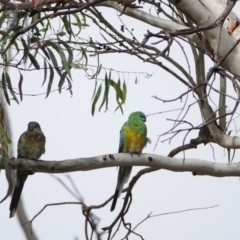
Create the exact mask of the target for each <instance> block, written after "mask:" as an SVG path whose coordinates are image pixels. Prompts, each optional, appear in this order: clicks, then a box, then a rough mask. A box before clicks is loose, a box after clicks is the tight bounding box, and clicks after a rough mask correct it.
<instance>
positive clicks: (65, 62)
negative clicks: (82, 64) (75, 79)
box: [48, 41, 72, 78]
mask: <svg viewBox="0 0 240 240" xmlns="http://www.w3.org/2000/svg"><path fill="white" fill-rule="evenodd" d="M48 44H49V45H50V46H51V47H53V48H54V49H55V50H56V52H57V53H58V54H59V56H60V58H61V62H62V65H63V67H64V69H65V70H66V72H67V74H68V76H69V77H70V78H72V76H71V72H70V68H69V64H68V61H67V59H66V56H65V54H64V52H63V50H62V48H61V47H59V46H58V45H57V44H56V43H54V42H51V41H49V42H48Z"/></svg>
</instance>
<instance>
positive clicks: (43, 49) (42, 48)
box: [40, 47, 50, 60]
mask: <svg viewBox="0 0 240 240" xmlns="http://www.w3.org/2000/svg"><path fill="white" fill-rule="evenodd" d="M40 49H41V50H42V51H43V53H44V54H45V56H46V57H47V58H48V60H50V56H49V54H48V52H47V51H46V49H45V48H44V47H41V48H40Z"/></svg>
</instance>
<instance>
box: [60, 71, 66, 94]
mask: <svg viewBox="0 0 240 240" xmlns="http://www.w3.org/2000/svg"><path fill="white" fill-rule="evenodd" d="M66 75H67V72H64V73H63V74H62V76H61V77H60V81H59V83H58V91H59V93H61V92H62V86H63V84H64V82H65V77H66Z"/></svg>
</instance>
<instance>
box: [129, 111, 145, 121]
mask: <svg viewBox="0 0 240 240" xmlns="http://www.w3.org/2000/svg"><path fill="white" fill-rule="evenodd" d="M128 119H129V120H131V119H141V120H142V121H143V122H146V119H147V117H146V115H145V114H144V113H143V112H140V111H138V112H133V113H131V114H130V115H129V118H128Z"/></svg>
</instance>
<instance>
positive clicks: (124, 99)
mask: <svg viewBox="0 0 240 240" xmlns="http://www.w3.org/2000/svg"><path fill="white" fill-rule="evenodd" d="M122 94H123V96H122V103H125V101H126V97H127V85H126V82H125V81H123V90H122Z"/></svg>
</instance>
